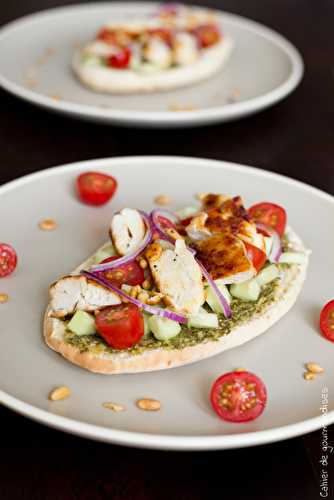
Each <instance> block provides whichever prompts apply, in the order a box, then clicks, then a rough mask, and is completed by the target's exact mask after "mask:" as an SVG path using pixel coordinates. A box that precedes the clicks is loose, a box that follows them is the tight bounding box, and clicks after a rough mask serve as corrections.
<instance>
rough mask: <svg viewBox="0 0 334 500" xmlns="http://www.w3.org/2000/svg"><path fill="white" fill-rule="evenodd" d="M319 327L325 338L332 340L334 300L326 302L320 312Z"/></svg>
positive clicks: (333, 340)
mask: <svg viewBox="0 0 334 500" xmlns="http://www.w3.org/2000/svg"><path fill="white" fill-rule="evenodd" d="M320 329H321V331H322V333H323V335H324V336H325V337H326V339H328V340H330V341H331V342H334V300H331V301H330V302H328V303H327V304H326V305H325V307H324V308H323V309H322V311H321V313H320Z"/></svg>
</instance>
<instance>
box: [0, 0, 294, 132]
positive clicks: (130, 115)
mask: <svg viewBox="0 0 334 500" xmlns="http://www.w3.org/2000/svg"><path fill="white" fill-rule="evenodd" d="M156 8H157V4H152V3H117V2H116V3H112V4H109V3H95V4H88V5H79V6H70V7H64V8H57V9H52V10H49V11H44V12H41V13H37V14H33V15H30V16H27V17H24V18H22V19H19V20H17V21H14V22H12V23H10V24H8V25H7V26H4V27H3V28H2V29H1V30H0V85H1V86H2V87H3V88H4V89H6V90H8V91H9V92H11V93H13V94H15V95H17V96H19V97H21V98H23V99H25V100H27V101H29V102H31V103H33V104H37V105H39V106H42V107H44V108H47V109H49V110H51V111H55V112H58V113H65V114H68V115H69V116H72V117H77V118H81V119H89V120H92V121H97V122H106V123H115V124H119V125H127V126H132V125H136V126H140V125H142V126H157V125H159V126H163V127H176V126H180V127H185V126H197V125H205V124H209V123H214V122H224V121H229V120H235V119H237V118H241V117H243V116H247V115H250V114H252V113H255V112H258V111H260V110H262V109H264V108H266V107H268V106H271V105H273V104H275V103H276V102H278V101H279V100H281V99H283V98H284V97H286V96H287V95H288V94H289V93H290V92H291V91H292V90H293V89H294V88H295V87H296V85H298V83H299V81H300V79H301V77H302V74H303V63H302V60H301V57H300V55H299V53H298V52H297V50H296V49H295V48H294V47H293V46H292V45H291V43H290V42H288V41H287V40H286V39H285V38H283V37H282V36H281V35H279V34H277V33H275V32H274V31H272V30H270V29H268V28H266V27H264V26H262V25H260V24H258V23H255V22H254V21H251V20H248V19H245V18H242V17H239V16H236V15H232V14H228V13H222V15H221V19H222V21H221V22H222V27H223V30H224V32H226V33H227V34H229V35H231V36H232V38H233V39H234V40H235V49H234V52H233V54H232V56H231V59H230V61H229V62H228V63H227V66H226V67H225V68H223V69H222V71H220V72H219V73H218V74H217V75H216V76H214V77H213V78H211V79H210V80H207V81H205V82H203V83H200V84H196V85H193V86H189V87H186V88H182V89H179V90H175V91H172V92H165V93H154V94H149V95H133V96H115V95H114V96H111V95H105V94H96V93H94V92H92V91H91V90H88V89H86V88H85V87H83V86H82V85H81V84H80V83H79V82H78V81H77V80H76V78H75V76H74V75H73V73H72V70H71V58H72V55H73V51H74V50H76V49H75V47H76V46H77V44H78V43H86V42H87V41H89V40H91V39H92V38H93V37H94V36H95V33H96V32H97V30H98V29H99V28H100V27H101V26H102V25H103V24H104V23H105V22H106V20H108V19H114V20H117V19H119V20H122V19H123V20H124V19H128V18H130V17H138V16H142V15H146V14H149V13H152V12H153V11H154V10H155V9H156ZM27 41H28V42H27ZM18 48H19V50H18ZM48 49H51V50H48ZM233 101H235V102H233ZM175 106H176V107H178V108H180V107H181V108H182V107H189V106H192V107H194V108H195V111H171V107H172V108H173V107H175Z"/></svg>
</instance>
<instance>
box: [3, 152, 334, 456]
mask: <svg viewBox="0 0 334 500" xmlns="http://www.w3.org/2000/svg"><path fill="white" fill-rule="evenodd" d="M159 161H164V162H171V163H178V162H180V161H182V162H183V163H184V164H188V165H189V166H191V167H192V168H193V167H195V168H197V167H198V168H201V167H203V166H204V165H205V166H206V168H208V167H209V168H213V169H219V168H222V167H223V168H225V170H229V169H234V170H235V169H237V170H239V171H245V169H246V170H247V171H248V172H250V173H251V174H252V175H256V176H260V177H266V178H268V177H269V178H271V179H274V180H275V179H277V180H279V181H281V182H285V183H286V184H290V185H292V186H295V187H297V188H299V189H303V190H305V191H308V192H310V193H311V194H313V195H316V196H318V197H320V198H323V199H325V200H327V201H329V202H331V203H334V196H332V195H330V194H329V193H326V192H325V191H322V190H320V189H318V188H315V187H314V186H311V185H309V184H306V183H304V182H301V181H299V180H296V179H293V178H290V177H287V176H285V175H282V174H278V173H276V172H271V171H267V170H262V169H260V168H256V167H253V166H249V165H243V164H240V163H234V162H229V161H224V160H215V159H206V158H197V157H189V156H162V155H160V156H146V155H143V156H120V157H117V156H116V157H111V158H110V157H109V158H108V157H106V158H98V159H90V160H83V161H79V162H71V163H66V164H62V165H60V166H54V167H50V168H46V169H44V170H39V171H37V172H33V173H30V174H27V175H25V176H22V177H20V178H18V179H14V180H12V181H9V182H7V183H5V184H2V185H0V196H1V194H2V193H6V192H8V191H10V190H11V189H15V188H16V187H20V186H24V185H25V184H28V183H30V182H34V180H35V179H38V178H44V177H48V176H51V175H54V174H56V173H60V174H61V173H62V172H69V171H70V170H74V171H77V170H80V169H82V168H89V167H90V165H95V167H97V168H99V167H103V166H105V164H106V163H108V164H113V163H116V164H119V163H124V164H128V166H130V168H135V167H136V165H137V164H138V163H142V162H145V163H147V162H150V163H153V164H156V163H157V162H159ZM0 403H2V404H3V405H4V406H6V407H8V408H10V409H11V410H14V411H16V412H17V413H19V414H21V415H24V416H26V417H28V418H31V419H32V420H35V421H37V422H39V423H42V424H44V425H47V426H49V427H52V428H55V429H58V430H62V431H65V432H68V433H71V434H75V435H79V436H82V437H86V438H90V439H95V440H98V441H103V442H108V443H113V444H119V445H124V446H134V447H138V448H149V449H165V450H175V451H177V450H180V451H186V450H189V451H190V450H191V451H196V450H198V451H203V450H218V449H231V448H243V447H249V446H256V445H260V444H267V443H272V442H276V441H281V440H284V439H288V438H292V437H296V436H300V435H303V434H305V433H308V432H312V431H314V430H317V429H320V428H321V427H322V426H323V425H330V424H331V423H334V410H330V411H328V413H327V414H326V416H325V417H324V415H322V414H321V415H318V416H316V417H312V418H309V419H306V420H302V421H300V422H295V423H293V424H288V425H284V426H280V427H274V428H272V429H266V430H262V431H252V432H247V433H242V432H241V433H237V434H227V435H226V434H224V435H221V434H218V435H197V436H191V435H189V436H182V435H164V434H147V433H142V432H136V431H124V430H120V429H112V428H110V427H105V426H102V425H101V426H99V425H95V424H90V423H87V422H83V421H80V420H76V419H72V418H68V417H63V416H60V415H56V414H54V413H51V412H49V411H46V410H43V409H41V408H38V407H37V406H34V405H33V404H30V403H27V402H25V401H23V400H22V399H19V398H16V397H15V396H12V395H10V394H9V393H7V392H5V391H3V390H1V389H0Z"/></svg>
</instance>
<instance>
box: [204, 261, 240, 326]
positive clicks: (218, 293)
mask: <svg viewBox="0 0 334 500" xmlns="http://www.w3.org/2000/svg"><path fill="white" fill-rule="evenodd" d="M196 262H197V264H198V265H199V267H200V268H201V271H202V273H203V276H204V277H205V279H206V280H207V282H208V283H209V286H210V287H211V288H212V290H213V291H214V293H215V294H216V296H217V299H218V300H219V302H220V304H221V306H222V308H223V311H224V315H225V316H226V318H230V317H231V316H232V310H231V308H230V304H229V303H228V302H227V300H226V299H225V297H224V295H223V294H222V293H221V291H220V290H219V288H218V286H217V285H216V283H215V282H214V280H213V279H212V278H211V276H210V273H209V272H208V271H207V270H206V269H205V267H204V266H203V264H202V263H201V262H200V261H199V260H198V259H196Z"/></svg>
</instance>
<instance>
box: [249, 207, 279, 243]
mask: <svg viewBox="0 0 334 500" xmlns="http://www.w3.org/2000/svg"><path fill="white" fill-rule="evenodd" d="M248 213H249V215H250V216H251V218H252V219H253V220H254V221H255V222H261V224H265V225H267V226H270V227H272V228H273V229H275V231H277V233H278V234H279V235H280V236H283V234H284V231H285V226H286V211H285V210H284V208H283V207H280V206H279V205H275V204H274V203H269V202H263V203H257V204H256V205H253V206H252V207H250V209H249V210H248Z"/></svg>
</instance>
